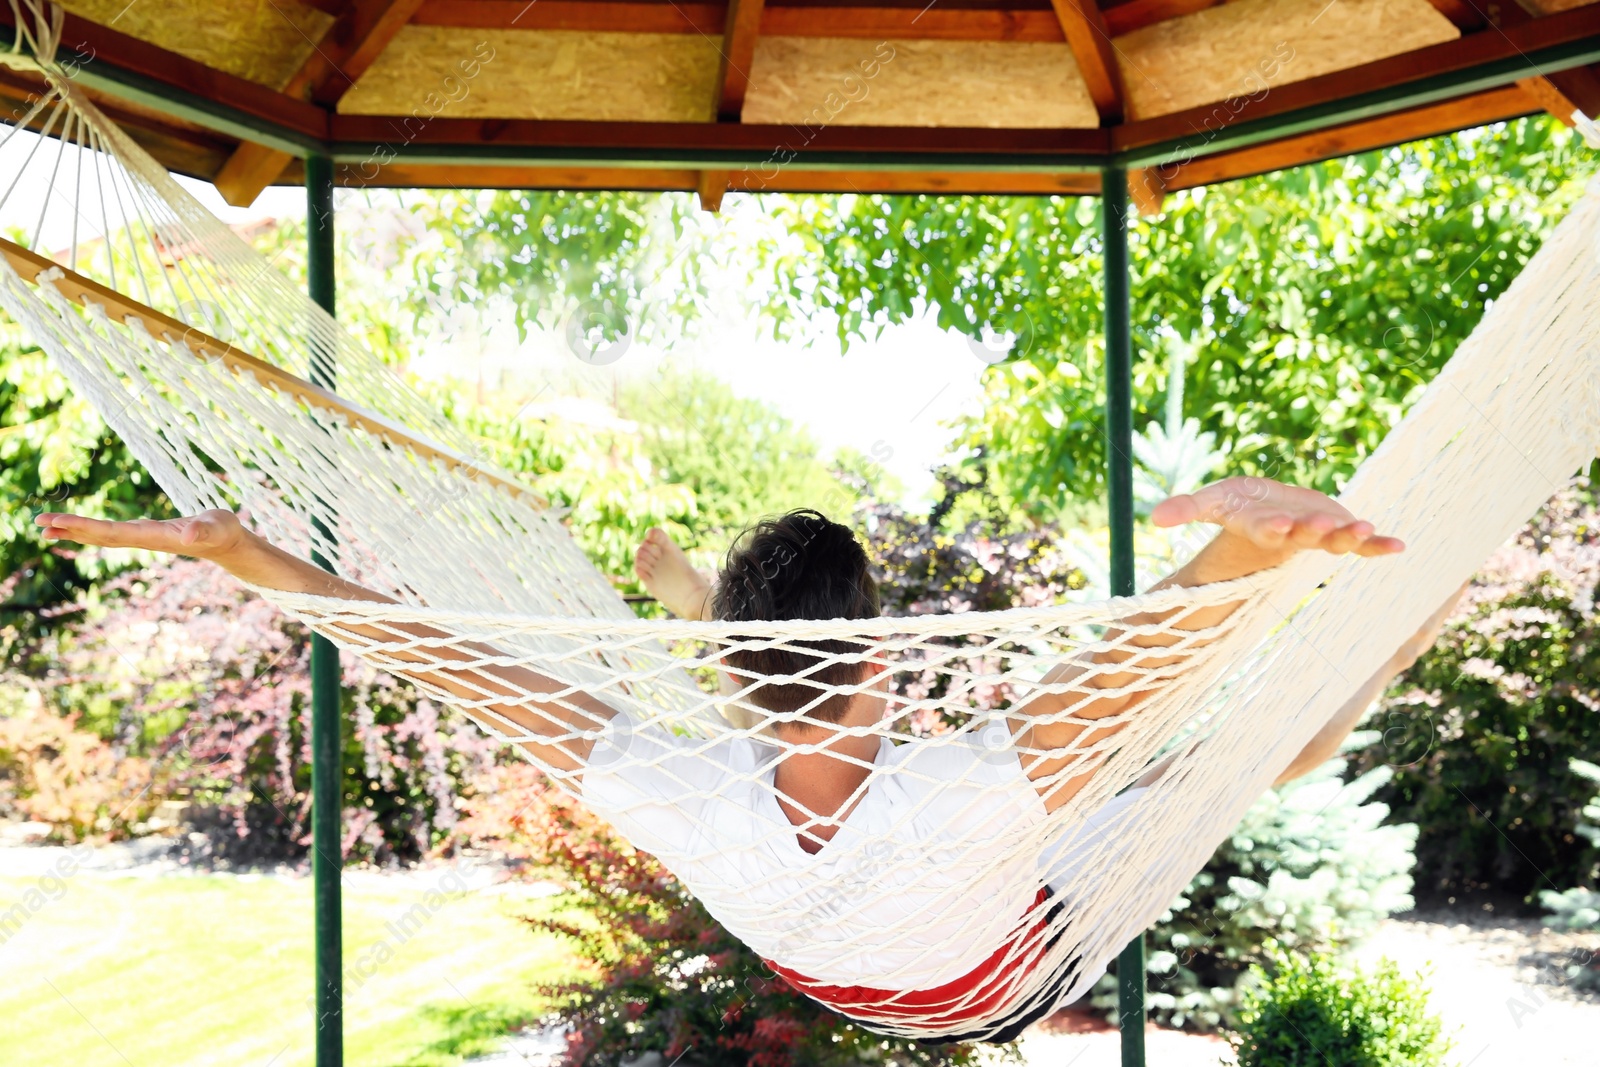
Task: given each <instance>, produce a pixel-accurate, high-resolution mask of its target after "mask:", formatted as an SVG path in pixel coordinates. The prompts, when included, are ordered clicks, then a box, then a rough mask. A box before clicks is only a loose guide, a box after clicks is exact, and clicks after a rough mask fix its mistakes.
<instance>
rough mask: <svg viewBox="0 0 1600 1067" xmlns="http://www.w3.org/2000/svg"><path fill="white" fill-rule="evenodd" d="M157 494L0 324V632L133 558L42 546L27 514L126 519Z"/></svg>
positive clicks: (152, 509) (62, 382)
mask: <svg viewBox="0 0 1600 1067" xmlns="http://www.w3.org/2000/svg"><path fill="white" fill-rule="evenodd" d="M168 507H169V505H168V504H167V500H166V497H165V496H164V495H163V494H162V492H161V490H160V489H159V488H158V487H157V486H156V484H155V481H154V479H152V478H151V477H150V476H149V474H147V473H146V472H145V470H144V468H143V467H142V466H141V465H140V463H139V461H138V460H136V459H135V458H134V457H133V455H132V454H131V453H130V452H129V451H128V450H127V447H126V446H125V445H123V443H122V441H121V440H119V439H118V438H117V436H116V435H115V434H113V433H112V432H111V431H110V429H108V428H107V426H106V424H105V422H104V421H103V420H102V419H101V418H100V416H99V415H98V414H97V413H96V412H95V410H94V409H93V408H92V407H91V406H90V405H89V402H88V401H87V400H85V399H84V398H82V397H80V396H78V395H77V394H76V393H74V392H73V390H72V387H71V385H70V384H69V383H68V382H67V380H66V379H65V378H64V377H62V376H61V375H60V374H59V373H58V372H57V371H56V370H55V369H54V368H53V367H51V366H50V364H49V361H48V359H47V358H46V356H45V354H44V353H43V352H41V351H40V350H39V349H37V348H34V347H32V346H31V345H25V344H24V343H23V342H22V340H21V331H20V329H19V328H18V327H16V326H14V325H11V324H10V323H6V324H0V633H6V632H8V631H9V630H10V628H12V627H16V628H20V629H21V630H22V631H29V630H32V629H33V627H34V624H35V623H37V622H38V621H40V620H41V619H43V618H44V617H45V615H46V613H48V611H49V609H51V608H55V607H59V606H61V605H62V604H65V603H69V602H71V601H72V600H73V599H74V597H75V596H76V595H77V594H78V593H79V592H80V591H82V590H84V589H86V588H88V587H89V586H90V585H92V584H93V583H94V582H96V581H98V580H100V579H103V578H105V577H106V576H107V575H108V574H110V573H113V572H115V571H118V570H121V569H123V568H125V567H127V566H129V565H131V564H133V563H134V562H136V560H135V557H134V555H133V554H132V553H130V552H124V551H116V550H109V551H105V552H94V553H83V554H79V553H76V552H73V551H71V550H69V549H63V548H60V547H55V546H48V545H46V544H45V543H44V542H43V541H42V540H41V539H40V538H39V535H38V528H37V527H36V526H35V525H34V522H33V520H34V516H36V515H38V514H39V513H40V512H43V511H77V512H80V513H83V514H86V515H94V516H96V517H100V518H111V519H127V518H134V517H136V516H139V515H152V514H155V515H160V514H164V513H166V512H167V510H168Z"/></svg>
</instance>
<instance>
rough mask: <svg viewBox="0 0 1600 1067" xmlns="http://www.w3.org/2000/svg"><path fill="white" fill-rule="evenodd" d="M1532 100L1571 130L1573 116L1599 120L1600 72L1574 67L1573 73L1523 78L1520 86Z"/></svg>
mask: <svg viewBox="0 0 1600 1067" xmlns="http://www.w3.org/2000/svg"><path fill="white" fill-rule="evenodd" d="M1517 85H1519V86H1520V87H1521V88H1522V89H1523V90H1524V91H1525V92H1526V93H1527V94H1528V96H1529V97H1531V98H1532V99H1533V100H1534V101H1536V102H1537V103H1538V105H1539V106H1540V107H1542V108H1544V109H1545V110H1546V111H1548V112H1550V114H1552V115H1554V116H1555V117H1556V118H1558V119H1560V120H1561V121H1562V122H1563V123H1565V124H1566V125H1568V126H1571V125H1572V124H1573V122H1572V113H1573V112H1574V111H1578V112H1581V113H1582V114H1583V115H1584V117H1585V118H1591V119H1592V118H1595V117H1596V116H1600V68H1596V67H1574V68H1573V69H1572V70H1562V71H1557V72H1556V73H1554V74H1542V75H1538V76H1535V77H1532V78H1523V79H1521V80H1520V81H1518V82H1517Z"/></svg>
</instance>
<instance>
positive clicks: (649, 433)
mask: <svg viewBox="0 0 1600 1067" xmlns="http://www.w3.org/2000/svg"><path fill="white" fill-rule="evenodd" d="M619 410H620V412H621V414H622V415H623V416H624V417H626V418H628V419H630V420H633V421H635V422H637V423H638V426H639V434H640V437H641V439H642V444H643V450H644V454H645V455H647V456H648V457H649V458H650V462H651V463H652V465H653V466H654V468H655V471H656V474H657V475H658V476H659V477H660V478H662V479H663V480H665V481H668V482H672V483H674V484H677V485H681V486H683V487H685V488H686V489H687V490H688V491H689V492H691V493H692V494H693V495H694V499H695V500H696V502H697V505H698V506H697V510H696V519H697V521H696V530H695V534H696V539H697V541H698V543H699V544H701V545H702V546H703V547H706V548H709V549H713V550H716V551H720V550H721V549H722V548H724V547H726V542H727V538H728V537H729V536H730V535H731V534H732V533H734V532H736V531H738V530H740V529H742V528H744V527H745V526H747V525H749V524H750V523H752V522H754V521H755V520H756V519H758V518H760V517H761V516H763V515H771V514H775V513H779V512H784V511H788V510H790V509H793V508H801V507H809V508H816V509H818V510H820V511H823V512H825V513H827V514H829V515H831V516H833V517H846V518H847V517H848V516H849V515H850V513H851V512H853V511H854V510H855V508H856V505H857V504H858V503H859V501H860V495H859V493H858V492H857V491H855V490H852V489H849V488H847V487H846V486H845V485H844V484H843V483H842V482H841V481H840V480H839V479H838V478H836V477H834V475H833V474H832V473H830V471H829V468H828V465H827V463H825V462H824V460H823V459H822V457H821V453H820V451H819V449H818V446H817V444H816V442H815V441H813V440H812V439H811V437H810V435H809V434H807V433H806V432H805V431H804V430H802V429H800V428H798V427H796V426H795V425H794V424H793V423H791V422H790V421H789V420H788V419H786V418H785V417H784V416H783V415H782V414H781V413H779V411H778V410H777V409H776V408H774V407H773V406H772V405H771V404H767V403H764V402H763V401H760V400H752V399H749V398H747V397H741V396H739V395H738V394H736V393H735V392H734V391H733V389H732V388H730V387H729V386H728V385H727V384H726V383H724V382H722V381H720V380H718V379H717V378H715V377H712V376H711V375H709V374H707V373H705V372H703V371H677V370H671V369H664V370H663V371H662V372H660V373H659V374H654V375H651V376H649V377H647V378H639V379H634V380H632V381H630V382H628V383H627V385H626V386H625V387H624V389H623V391H622V395H621V397H620V403H619Z"/></svg>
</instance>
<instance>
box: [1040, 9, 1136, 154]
mask: <svg viewBox="0 0 1600 1067" xmlns="http://www.w3.org/2000/svg"><path fill="white" fill-rule="evenodd" d="M1050 3H1051V5H1052V6H1054V8H1055V11H1056V18H1057V19H1059V20H1060V21H1061V32H1062V33H1063V34H1065V35H1066V38H1067V45H1068V47H1070V48H1071V49H1072V55H1073V58H1075V59H1076V60H1077V61H1078V70H1079V71H1080V72H1082V74H1083V80H1084V82H1085V84H1087V85H1088V87H1089V97H1090V99H1092V100H1093V101H1094V106H1095V110H1096V111H1098V112H1100V125H1102V126H1114V125H1116V124H1117V123H1119V122H1121V121H1122V99H1123V96H1122V71H1121V69H1120V68H1119V67H1118V66H1117V56H1116V49H1115V48H1114V47H1113V46H1112V44H1111V31H1110V30H1108V29H1107V28H1106V20H1105V16H1104V15H1102V14H1101V13H1100V8H1099V6H1098V5H1097V4H1096V3H1095V0H1050Z"/></svg>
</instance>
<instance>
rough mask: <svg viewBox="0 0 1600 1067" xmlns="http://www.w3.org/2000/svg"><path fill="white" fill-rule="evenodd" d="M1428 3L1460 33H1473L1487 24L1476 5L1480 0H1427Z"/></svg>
mask: <svg viewBox="0 0 1600 1067" xmlns="http://www.w3.org/2000/svg"><path fill="white" fill-rule="evenodd" d="M1428 3H1430V4H1432V5H1433V9H1434V10H1435V11H1437V12H1439V14H1441V15H1443V16H1444V17H1445V18H1447V19H1449V20H1450V21H1451V22H1452V23H1454V24H1455V27H1456V29H1458V30H1460V31H1461V32H1462V33H1475V32H1476V31H1478V30H1481V29H1483V28H1484V27H1485V26H1487V25H1488V24H1489V22H1488V19H1487V18H1486V17H1485V15H1484V13H1483V11H1481V10H1480V9H1479V7H1478V4H1479V3H1481V0H1428Z"/></svg>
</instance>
